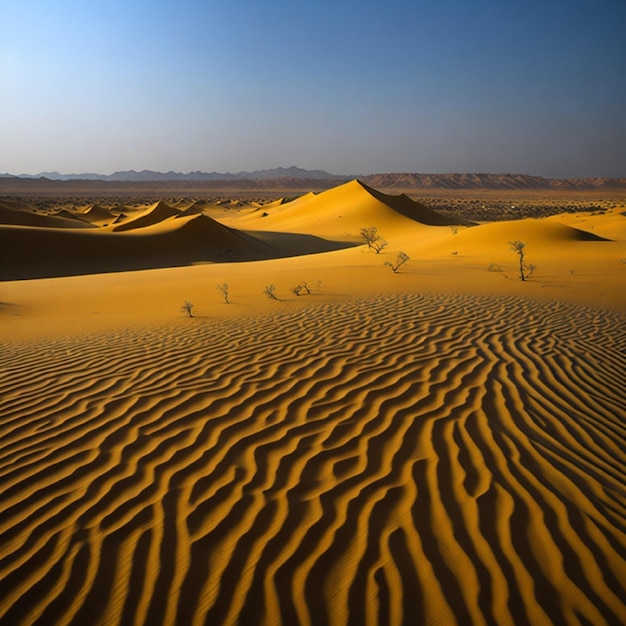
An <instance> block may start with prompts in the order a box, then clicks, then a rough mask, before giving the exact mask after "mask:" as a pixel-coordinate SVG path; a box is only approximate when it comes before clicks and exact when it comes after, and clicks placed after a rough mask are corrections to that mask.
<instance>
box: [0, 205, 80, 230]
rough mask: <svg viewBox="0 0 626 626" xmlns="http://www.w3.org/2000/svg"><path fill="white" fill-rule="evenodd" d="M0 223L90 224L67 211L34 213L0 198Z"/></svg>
mask: <svg viewBox="0 0 626 626" xmlns="http://www.w3.org/2000/svg"><path fill="white" fill-rule="evenodd" d="M0 224H13V225H18V226H35V227H44V228H46V227H47V228H87V227H89V226H90V224H88V223H87V222H85V221H84V220H81V219H80V218H78V217H77V216H75V215H72V214H71V213H70V212H69V211H65V212H64V213H62V214H57V215H43V214H41V213H35V212H34V211H33V210H32V209H30V207H27V206H20V205H19V203H9V202H7V201H5V200H0Z"/></svg>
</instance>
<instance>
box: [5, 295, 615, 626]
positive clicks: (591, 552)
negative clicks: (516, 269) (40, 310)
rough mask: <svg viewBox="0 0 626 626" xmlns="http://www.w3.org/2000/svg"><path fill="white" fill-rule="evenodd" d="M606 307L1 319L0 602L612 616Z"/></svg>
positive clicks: (111, 620) (69, 608)
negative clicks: (67, 330) (60, 322)
mask: <svg viewBox="0 0 626 626" xmlns="http://www.w3.org/2000/svg"><path fill="white" fill-rule="evenodd" d="M625 339H626V325H625V321H624V318H623V316H619V315H616V314H611V313H608V312H606V311H601V310H598V309H593V308H585V307H576V306H571V305H565V304H558V303H556V304H546V303H542V304H535V303H532V302H530V301H527V300H525V299H520V298H511V297H502V298H495V297H494V298H479V297H469V296H467V297H466V296H421V295H417V294H404V295H397V296H385V297H379V298H375V297H368V298H363V299H358V300H344V301H341V302H335V303H330V304H323V305H310V306H307V307H302V308H299V309H297V310H296V311H295V312H294V309H291V308H289V307H286V306H285V307H280V305H279V306H278V308H277V310H276V312H275V313H273V314H268V315H261V316H259V315H256V316H255V315H252V316H249V317H238V318H235V319H230V320H222V321H221V320H219V319H212V320H208V321H203V320H185V319H182V318H181V319H180V320H178V321H174V322H172V323H171V324H169V325H164V326H155V327H146V326H141V325H140V326H132V325H129V326H127V327H126V328H122V329H118V330H116V331H115V332H114V333H94V334H91V335H86V336H77V337H54V338H50V339H40V340H37V341H32V342H19V341H5V343H4V345H3V346H2V350H3V360H2V371H1V372H0V402H1V405H0V414H2V416H3V419H2V421H1V423H0V475H1V479H0V480H1V481H2V488H3V506H2V508H1V510H0V579H2V586H1V587H0V622H1V623H3V624H5V623H6V624H27V623H28V624H30V623H37V624H52V623H75V624H82V623H91V620H92V619H93V616H94V615H97V616H99V617H100V619H101V621H102V623H106V624H129V623H149V624H171V623H180V624H192V623H193V624H204V623H207V624H222V623H258V624H298V623H301V624H307V623H308V624H311V623H313V624H322V623H323V624H346V623H354V624H365V623H389V624H434V623H439V624H473V623H476V624H478V623H492V624H514V623H532V624H555V623H558V624H580V623H588V624H618V623H621V622H622V621H623V617H624V615H626V601H625V598H626V585H625V582H624V580H625V579H624V576H623V573H624V569H623V568H624V554H626V491H625V489H624V484H625V483H626V470H625V468H624V451H625V443H626V425H625V424H624V421H623V416H624V415H625V414H626V392H625V389H626V384H625V383H626V381H625V380H624V371H625V369H626V357H625V356H624V355H625V354H626V350H625V348H626V344H625V343H624V342H625Z"/></svg>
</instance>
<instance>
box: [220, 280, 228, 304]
mask: <svg viewBox="0 0 626 626" xmlns="http://www.w3.org/2000/svg"><path fill="white" fill-rule="evenodd" d="M217 290H218V291H219V292H220V293H221V294H222V296H223V297H224V302H225V303H226V304H230V300H229V299H228V285H227V284H226V283H223V284H221V285H218V286H217Z"/></svg>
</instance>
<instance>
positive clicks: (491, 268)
mask: <svg viewBox="0 0 626 626" xmlns="http://www.w3.org/2000/svg"><path fill="white" fill-rule="evenodd" d="M487 271H489V272H493V273H495V274H502V276H504V278H508V276H507V275H506V274H505V273H504V270H503V269H502V267H501V266H500V265H498V264H497V263H489V267H488V268H487Z"/></svg>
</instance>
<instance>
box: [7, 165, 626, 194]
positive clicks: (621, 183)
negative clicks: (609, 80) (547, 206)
mask: <svg viewBox="0 0 626 626" xmlns="http://www.w3.org/2000/svg"><path fill="white" fill-rule="evenodd" d="M0 178H4V179H7V178H10V179H13V180H15V179H27V180H28V179H37V180H42V179H44V180H50V181H80V180H82V181H102V182H115V183H150V182H160V183H166V182H185V181H187V182H192V181H194V182H196V183H198V182H203V181H205V182H216V183H218V182H219V181H223V182H227V183H228V184H229V186H232V185H233V183H234V181H241V183H242V185H243V186H245V187H246V188H252V187H259V188H266V187H269V186H274V187H277V188H278V187H281V186H285V187H289V186H291V187H294V188H306V187H307V186H309V185H310V186H311V187H316V188H328V187H331V186H333V185H335V184H340V183H342V182H346V181H348V180H350V179H353V178H356V176H339V175H337V174H331V173H329V172H325V171H323V170H307V169H303V168H300V167H295V166H291V167H278V168H274V169H267V170H255V171H253V172H235V173H231V172H226V173H220V172H200V171H196V172H188V173H182V172H172V171H170V172H155V171H152V170H142V171H140V172H137V171H135V170H128V171H121V172H114V173H113V174H60V173H59V172H41V173H40V174H36V175H32V174H21V175H19V176H13V175H10V174H0ZM358 178H359V179H360V180H362V181H363V182H365V183H366V184H368V185H370V186H372V187H375V188H378V189H394V188H396V189H399V190H407V189H502V190H505V189H511V190H513V189H546V190H548V189H564V190H566V189H600V188H610V189H626V178H607V177H595V178H543V177H541V176H529V175H526V174H419V173H408V172H405V173H389V174H370V175H367V176H360V177H358Z"/></svg>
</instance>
